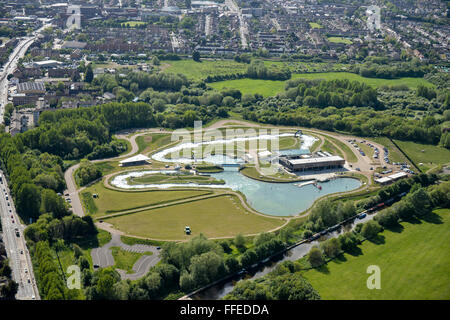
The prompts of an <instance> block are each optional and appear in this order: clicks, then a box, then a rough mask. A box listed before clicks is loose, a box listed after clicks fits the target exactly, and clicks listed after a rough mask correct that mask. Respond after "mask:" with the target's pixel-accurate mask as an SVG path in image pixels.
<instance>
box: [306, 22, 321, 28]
mask: <svg viewBox="0 0 450 320" xmlns="http://www.w3.org/2000/svg"><path fill="white" fill-rule="evenodd" d="M309 26H310V27H311V28H312V29H321V28H323V27H322V26H321V25H320V24H318V23H317V22H310V23H309Z"/></svg>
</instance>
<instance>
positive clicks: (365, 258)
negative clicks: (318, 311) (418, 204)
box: [304, 209, 450, 300]
mask: <svg viewBox="0 0 450 320" xmlns="http://www.w3.org/2000/svg"><path fill="white" fill-rule="evenodd" d="M449 226H450V210H449V209H440V210H435V211H434V213H433V214H430V215H429V216H428V217H426V218H425V219H424V220H421V221H416V222H414V223H406V222H404V223H402V227H403V230H401V232H399V230H396V231H389V230H385V231H383V232H382V233H381V234H380V236H379V237H378V241H377V243H378V244H376V243H373V242H370V241H365V242H364V243H363V244H362V245H361V246H360V249H361V252H359V253H357V254H356V255H350V254H347V253H346V254H344V255H343V256H342V257H341V258H340V259H336V260H334V261H333V262H330V263H328V264H327V265H326V266H324V267H322V268H320V271H319V270H316V269H313V270H309V271H306V272H305V273H304V276H305V277H306V278H307V279H308V280H309V281H310V282H311V284H312V286H313V287H314V288H315V289H316V290H317V291H318V292H319V294H320V295H321V297H322V299H332V300H334V299H345V300H347V299H369V300H372V299H373V300H375V299H377V300H381V299H388V300H392V299H395V300H404V299H445V300H448V299H450V282H449V281H450V278H449V274H450V256H449V254H448V252H449V250H450V243H449V242H448V241H447V240H448V239H449V237H450V227H449ZM370 265H377V266H379V267H380V270H381V289H380V290H376V289H373V290H369V289H367V286H366V281H367V278H368V277H369V274H367V273H366V269H367V267H368V266H370Z"/></svg>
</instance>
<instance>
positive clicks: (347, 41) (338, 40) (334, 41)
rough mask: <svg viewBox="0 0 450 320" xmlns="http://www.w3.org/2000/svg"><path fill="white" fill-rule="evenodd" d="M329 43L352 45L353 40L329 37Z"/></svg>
mask: <svg viewBox="0 0 450 320" xmlns="http://www.w3.org/2000/svg"><path fill="white" fill-rule="evenodd" d="M328 41H330V42H333V43H344V44H352V43H353V42H352V40H350V39H347V38H342V37H328Z"/></svg>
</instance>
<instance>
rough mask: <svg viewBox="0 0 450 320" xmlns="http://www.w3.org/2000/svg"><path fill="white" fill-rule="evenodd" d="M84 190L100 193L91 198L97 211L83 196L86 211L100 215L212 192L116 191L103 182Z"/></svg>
mask: <svg viewBox="0 0 450 320" xmlns="http://www.w3.org/2000/svg"><path fill="white" fill-rule="evenodd" d="M84 192H88V193H90V194H91V195H92V194H94V193H96V194H98V198H95V199H94V198H91V199H92V202H93V204H94V205H95V207H96V208H97V210H96V211H95V212H92V211H89V209H90V207H92V204H90V205H89V206H86V202H85V201H84V197H82V199H83V205H84V208H85V210H86V212H89V213H91V214H92V213H94V214H98V215H102V214H105V213H113V212H120V211H124V210H127V209H135V208H141V207H145V206H149V205H153V204H159V203H163V202H168V201H174V200H179V199H186V198H191V197H196V196H201V195H204V194H208V193H210V192H208V191H196V190H186V191H184V190H164V191H159V190H155V191H116V190H111V189H107V188H105V187H104V186H103V183H102V182H98V183H96V184H94V185H93V186H91V187H89V188H87V189H86V190H85V191H84ZM84 192H83V193H84ZM90 202H91V201H89V203H90Z"/></svg>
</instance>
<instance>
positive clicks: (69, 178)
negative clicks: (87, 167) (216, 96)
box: [64, 119, 383, 263]
mask: <svg viewBox="0 0 450 320" xmlns="http://www.w3.org/2000/svg"><path fill="white" fill-rule="evenodd" d="M236 126H243V127H249V128H250V127H264V128H276V129H292V130H298V129H299V127H289V126H281V127H280V126H270V125H269V126H267V125H261V124H258V123H252V122H249V121H243V120H232V119H224V120H219V121H217V122H215V123H213V124H211V125H210V126H208V127H207V128H204V131H209V130H215V129H218V128H223V127H236ZM301 129H304V130H306V131H309V132H312V133H316V134H319V135H321V136H325V137H326V136H330V137H333V138H335V139H337V140H339V141H341V142H343V143H344V144H346V145H347V146H348V147H349V148H350V150H351V152H353V153H354V154H355V155H356V156H357V159H358V161H357V163H356V164H355V166H359V167H361V169H362V172H360V173H361V174H364V175H365V176H366V177H368V179H369V184H370V181H371V179H372V173H371V172H370V171H368V170H369V166H370V163H369V162H368V161H367V160H366V159H364V158H363V157H362V156H361V155H360V154H359V153H357V152H354V150H353V149H352V148H353V147H352V146H351V144H349V143H348V141H347V140H348V139H353V138H354V137H351V136H343V135H341V134H336V133H330V132H326V131H322V130H317V129H310V128H301ZM133 133H135V134H133ZM150 133H170V131H165V130H163V129H159V128H151V129H135V130H127V131H124V132H122V133H118V134H116V137H117V138H118V139H123V140H127V141H128V142H129V143H130V144H131V150H130V151H129V152H128V153H126V154H123V155H120V156H118V157H114V158H105V159H98V160H94V161H92V162H102V161H113V160H119V159H123V158H126V157H129V156H132V155H134V154H135V153H137V151H138V150H139V147H138V145H137V143H136V138H137V137H139V136H142V135H147V134H150ZM130 134H131V137H130ZM355 139H358V140H361V138H356V137H355ZM370 142H371V143H372V144H374V145H376V146H377V147H378V148H381V149H382V146H381V145H379V144H376V143H374V142H372V141H370ZM323 143H324V139H323V138H321V143H320V146H319V147H321V146H322V145H323ZM330 143H332V144H333V145H334V146H335V147H336V148H337V149H338V150H340V151H341V152H342V154H343V155H344V158H345V160H347V161H348V159H347V154H346V153H345V151H344V150H342V148H341V147H340V146H339V145H337V144H335V143H333V141H331V140H330ZM382 164H383V163H382ZM366 167H367V168H366ZM78 168H79V164H76V165H74V166H72V167H70V168H69V169H68V170H67V171H66V172H65V174H64V177H65V180H66V184H67V191H65V194H66V193H69V196H70V198H71V200H72V209H73V212H74V213H75V214H76V215H79V216H83V215H84V212H83V208H82V205H81V201H80V198H79V191H80V190H82V189H84V188H79V189H78V188H77V187H76V184H75V181H74V176H73V173H74V172H75V171H76V169H78ZM366 169H367V171H366ZM115 174H117V172H115V173H113V174H110V175H107V176H105V177H104V181H105V185H106V186H108V187H110V188H113V189H115V188H114V187H113V186H110V185H109V181H108V180H109V178H110V177H111V176H112V175H115ZM369 184H366V185H365V186H364V187H363V188H359V189H357V190H355V191H353V192H360V191H361V190H364V189H367V188H368V187H369ZM353 192H345V194H351V193H353ZM222 194H229V195H234V196H237V197H238V199H239V200H240V202H241V204H242V206H243V207H244V208H245V209H246V210H248V211H249V212H252V213H254V214H258V215H262V216H264V217H268V215H264V214H262V213H260V212H258V211H255V210H254V209H253V208H251V207H250V206H249V205H248V204H247V202H246V200H245V198H244V197H243V196H242V195H241V194H240V193H238V192H234V191H225V193H222ZM341 194H344V193H337V194H331V195H327V196H324V197H322V198H319V199H317V200H322V199H324V198H325V197H329V196H336V195H341ZM212 196H216V195H214V194H213V195H206V196H200V197H197V198H198V199H197V198H195V200H202V199H203V198H204V199H206V198H209V197H212ZM317 200H316V201H317ZM186 201H192V198H191V199H182V200H178V201H177V200H176V201H172V202H168V203H165V204H159V205H152V206H148V207H145V208H140V209H134V210H126V211H122V212H118V213H116V214H114V215H108V216H104V217H102V218H107V217H113V216H115V215H122V214H126V213H131V212H137V211H142V210H144V209H145V210H148V209H154V208H160V207H164V206H169V205H174V204H181V203H184V202H186ZM313 206H314V204H313ZM313 206H311V208H312V207H313ZM311 208H309V209H308V210H307V211H305V212H304V213H303V214H302V215H299V216H294V217H283V218H280V217H273V218H275V219H283V220H285V223H283V224H282V225H281V226H279V227H277V228H275V229H273V230H269V232H272V231H276V230H279V229H281V228H283V227H284V226H286V225H287V224H288V223H289V222H290V220H291V219H296V218H301V217H306V216H307V215H309V213H310V212H311ZM270 217H271V216H270ZM106 226H107V224H106V223H99V224H97V227H98V228H100V229H103V230H106V231H108V232H111V233H112V234H113V233H114V232H115V233H120V231H118V230H116V229H114V228H112V227H106ZM252 235H253V234H252ZM128 236H130V237H135V238H141V239H151V238H144V237H139V236H134V235H128ZM250 236H251V235H250ZM222 238H228V237H217V238H212V239H222ZM119 240H120V237H119ZM152 240H158V239H152ZM177 241H185V240H177ZM102 259H103V261H108V260H107V259H108V258H107V254H104V257H103V258H102ZM105 263H106V262H105Z"/></svg>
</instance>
